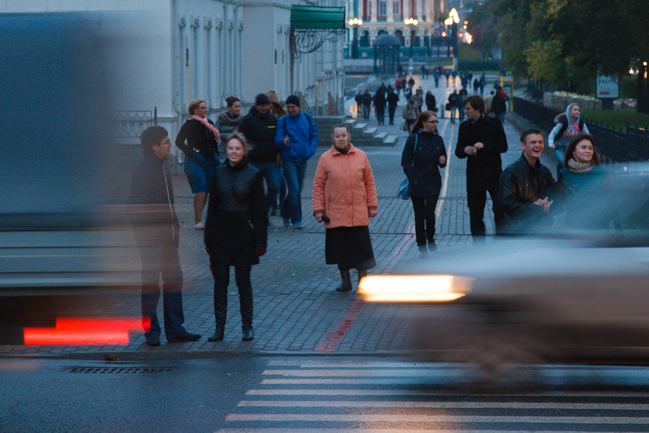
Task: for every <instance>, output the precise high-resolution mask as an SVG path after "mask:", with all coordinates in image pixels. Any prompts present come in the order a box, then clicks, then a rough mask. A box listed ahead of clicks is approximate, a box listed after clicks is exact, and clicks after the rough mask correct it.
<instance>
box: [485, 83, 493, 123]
mask: <svg viewBox="0 0 649 433" xmlns="http://www.w3.org/2000/svg"><path fill="white" fill-rule="evenodd" d="M495 94H496V92H495V91H493V90H492V91H491V92H489V94H488V95H487V97H486V98H485V100H484V106H485V114H486V115H487V116H488V117H494V113H493V111H492V110H491V102H492V101H493V98H494V95H495Z"/></svg>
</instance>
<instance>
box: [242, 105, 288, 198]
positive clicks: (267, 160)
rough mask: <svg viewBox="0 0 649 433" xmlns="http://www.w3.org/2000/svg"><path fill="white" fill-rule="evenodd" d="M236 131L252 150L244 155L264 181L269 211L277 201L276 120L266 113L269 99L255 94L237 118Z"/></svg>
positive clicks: (278, 183)
mask: <svg viewBox="0 0 649 433" xmlns="http://www.w3.org/2000/svg"><path fill="white" fill-rule="evenodd" d="M239 132H241V133H242V134H243V135H244V136H245V137H246V139H247V140H248V144H249V145H250V146H251V147H252V149H251V150H250V152H249V154H248V161H249V162H250V165H252V166H253V167H255V168H256V169H257V170H259V171H261V173H262V174H263V175H264V178H265V179H266V189H267V191H266V203H267V205H268V209H269V210H270V208H271V206H272V204H273V203H276V202H277V193H278V192H279V187H280V173H279V170H280V167H279V165H277V155H278V154H279V149H278V148H277V147H276V146H275V133H276V132H277V118H276V117H275V115H274V114H271V113H270V100H269V99H268V96H267V95H266V94H265V93H260V94H259V95H257V97H256V98H255V105H254V106H252V107H251V108H250V112H249V113H248V114H247V115H246V116H245V117H244V118H243V119H241V123H240V124H239Z"/></svg>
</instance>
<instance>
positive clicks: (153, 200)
mask: <svg viewBox="0 0 649 433" xmlns="http://www.w3.org/2000/svg"><path fill="white" fill-rule="evenodd" d="M140 142H141V144H142V151H143V152H144V159H143V160H142V161H141V162H140V164H139V165H138V167H137V169H136V170H135V173H133V179H132V181H131V193H130V195H129V198H128V204H129V208H130V211H131V213H130V215H131V226H132V227H133V231H134V237H135V241H136V243H137V246H138V249H139V250H140V257H141V258H142V317H143V319H149V320H150V326H149V328H148V329H147V328H146V327H145V331H146V334H145V337H146V344H147V345H149V346H159V345H160V324H159V323H158V316H157V314H156V309H157V306H158V300H159V299H160V288H159V282H160V278H161V277H162V282H163V286H162V290H163V293H164V295H163V301H164V308H163V311H164V328H165V335H166V337H167V341H169V342H170V343H175V342H182V341H196V340H198V339H199V338H201V336H200V335H198V334H190V333H189V332H187V331H185V328H183V326H182V325H183V322H184V321H185V318H184V315H183V298H182V296H183V295H182V289H183V271H182V269H181V267H180V258H179V257H178V243H179V239H180V238H179V228H180V226H179V224H178V217H177V216H176V212H175V210H174V193H173V186H172V184H171V176H170V175H169V173H168V172H167V170H166V169H165V161H166V159H167V157H168V156H169V154H170V153H171V140H169V137H168V133H167V130H166V129H165V128H163V127H162V126H151V127H149V128H147V129H146V130H144V132H142V135H141V136H140Z"/></svg>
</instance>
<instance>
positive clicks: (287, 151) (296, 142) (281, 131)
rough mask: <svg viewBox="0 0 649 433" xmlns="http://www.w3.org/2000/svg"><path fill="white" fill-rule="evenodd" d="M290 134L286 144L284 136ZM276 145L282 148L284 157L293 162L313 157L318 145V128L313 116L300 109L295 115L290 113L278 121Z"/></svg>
mask: <svg viewBox="0 0 649 433" xmlns="http://www.w3.org/2000/svg"><path fill="white" fill-rule="evenodd" d="M286 135H288V138H289V145H288V146H285V145H284V136H286ZM275 147H277V148H278V149H282V159H284V160H286V161H292V162H303V161H306V160H307V159H309V158H311V157H312V156H313V154H314V153H315V151H316V149H317V147H318V129H317V128H316V126H315V122H314V121H313V117H311V115H310V114H308V113H303V112H301V111H300V114H298V115H297V116H295V117H291V116H290V115H289V114H287V115H285V116H282V117H281V118H280V119H279V120H278V121H277V133H276V134H275Z"/></svg>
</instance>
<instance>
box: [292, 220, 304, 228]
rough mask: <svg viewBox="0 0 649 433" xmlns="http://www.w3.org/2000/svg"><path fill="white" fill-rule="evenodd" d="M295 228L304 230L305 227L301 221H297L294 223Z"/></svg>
mask: <svg viewBox="0 0 649 433" xmlns="http://www.w3.org/2000/svg"><path fill="white" fill-rule="evenodd" d="M293 228H294V229H295V230H302V229H303V227H302V223H301V222H299V221H298V222H296V223H295V224H293Z"/></svg>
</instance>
